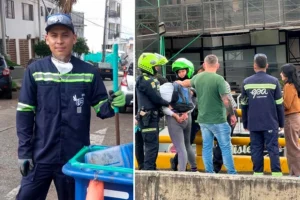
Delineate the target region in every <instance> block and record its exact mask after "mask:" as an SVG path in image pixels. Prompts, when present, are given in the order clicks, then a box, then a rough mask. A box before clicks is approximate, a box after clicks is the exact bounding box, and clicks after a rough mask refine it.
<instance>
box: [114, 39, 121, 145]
mask: <svg viewBox="0 0 300 200" xmlns="http://www.w3.org/2000/svg"><path fill="white" fill-rule="evenodd" d="M118 52H119V49H118V45H117V44H114V45H113V91H114V92H116V91H118V89H119V83H118V58H119V53H118ZM114 111H115V128H116V144H117V145H120V122H119V108H118V107H115V108H114Z"/></svg>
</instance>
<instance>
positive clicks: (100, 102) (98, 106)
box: [93, 99, 107, 113]
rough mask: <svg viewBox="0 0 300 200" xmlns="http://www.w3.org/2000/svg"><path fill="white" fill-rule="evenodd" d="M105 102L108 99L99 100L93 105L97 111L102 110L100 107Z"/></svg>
mask: <svg viewBox="0 0 300 200" xmlns="http://www.w3.org/2000/svg"><path fill="white" fill-rule="evenodd" d="M105 102H107V99H105V100H102V101H99V103H98V104H97V105H95V106H93V108H94V110H95V112H96V113H98V112H100V108H101V106H102V105H103V104H104V103H105Z"/></svg>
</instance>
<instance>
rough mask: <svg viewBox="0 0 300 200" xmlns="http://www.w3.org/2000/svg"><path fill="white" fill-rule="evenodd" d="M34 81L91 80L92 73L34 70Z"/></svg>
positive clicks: (70, 81) (67, 81) (68, 81)
mask: <svg viewBox="0 0 300 200" xmlns="http://www.w3.org/2000/svg"><path fill="white" fill-rule="evenodd" d="M32 76H33V77H34V80H35V81H52V82H58V83H59V82H65V83H73V82H92V80H93V77H94V74H89V73H81V74H63V75H61V74H58V73H51V72H35V73H33V74H32Z"/></svg>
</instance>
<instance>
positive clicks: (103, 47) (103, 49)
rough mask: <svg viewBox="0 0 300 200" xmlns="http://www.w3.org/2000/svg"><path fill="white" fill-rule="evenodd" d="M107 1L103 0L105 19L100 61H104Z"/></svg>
mask: <svg viewBox="0 0 300 200" xmlns="http://www.w3.org/2000/svg"><path fill="white" fill-rule="evenodd" d="M108 7H109V6H108V0H105V17H104V30H103V31H104V32H103V45H102V60H101V62H104V61H105V51H106V48H105V47H106V26H107V10H108Z"/></svg>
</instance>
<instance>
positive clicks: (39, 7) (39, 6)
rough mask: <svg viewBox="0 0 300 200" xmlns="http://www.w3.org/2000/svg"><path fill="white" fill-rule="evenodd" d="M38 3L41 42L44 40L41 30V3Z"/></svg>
mask: <svg viewBox="0 0 300 200" xmlns="http://www.w3.org/2000/svg"><path fill="white" fill-rule="evenodd" d="M37 1H38V27H39V40H40V41H41V40H42V30H41V2H40V0H37Z"/></svg>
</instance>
